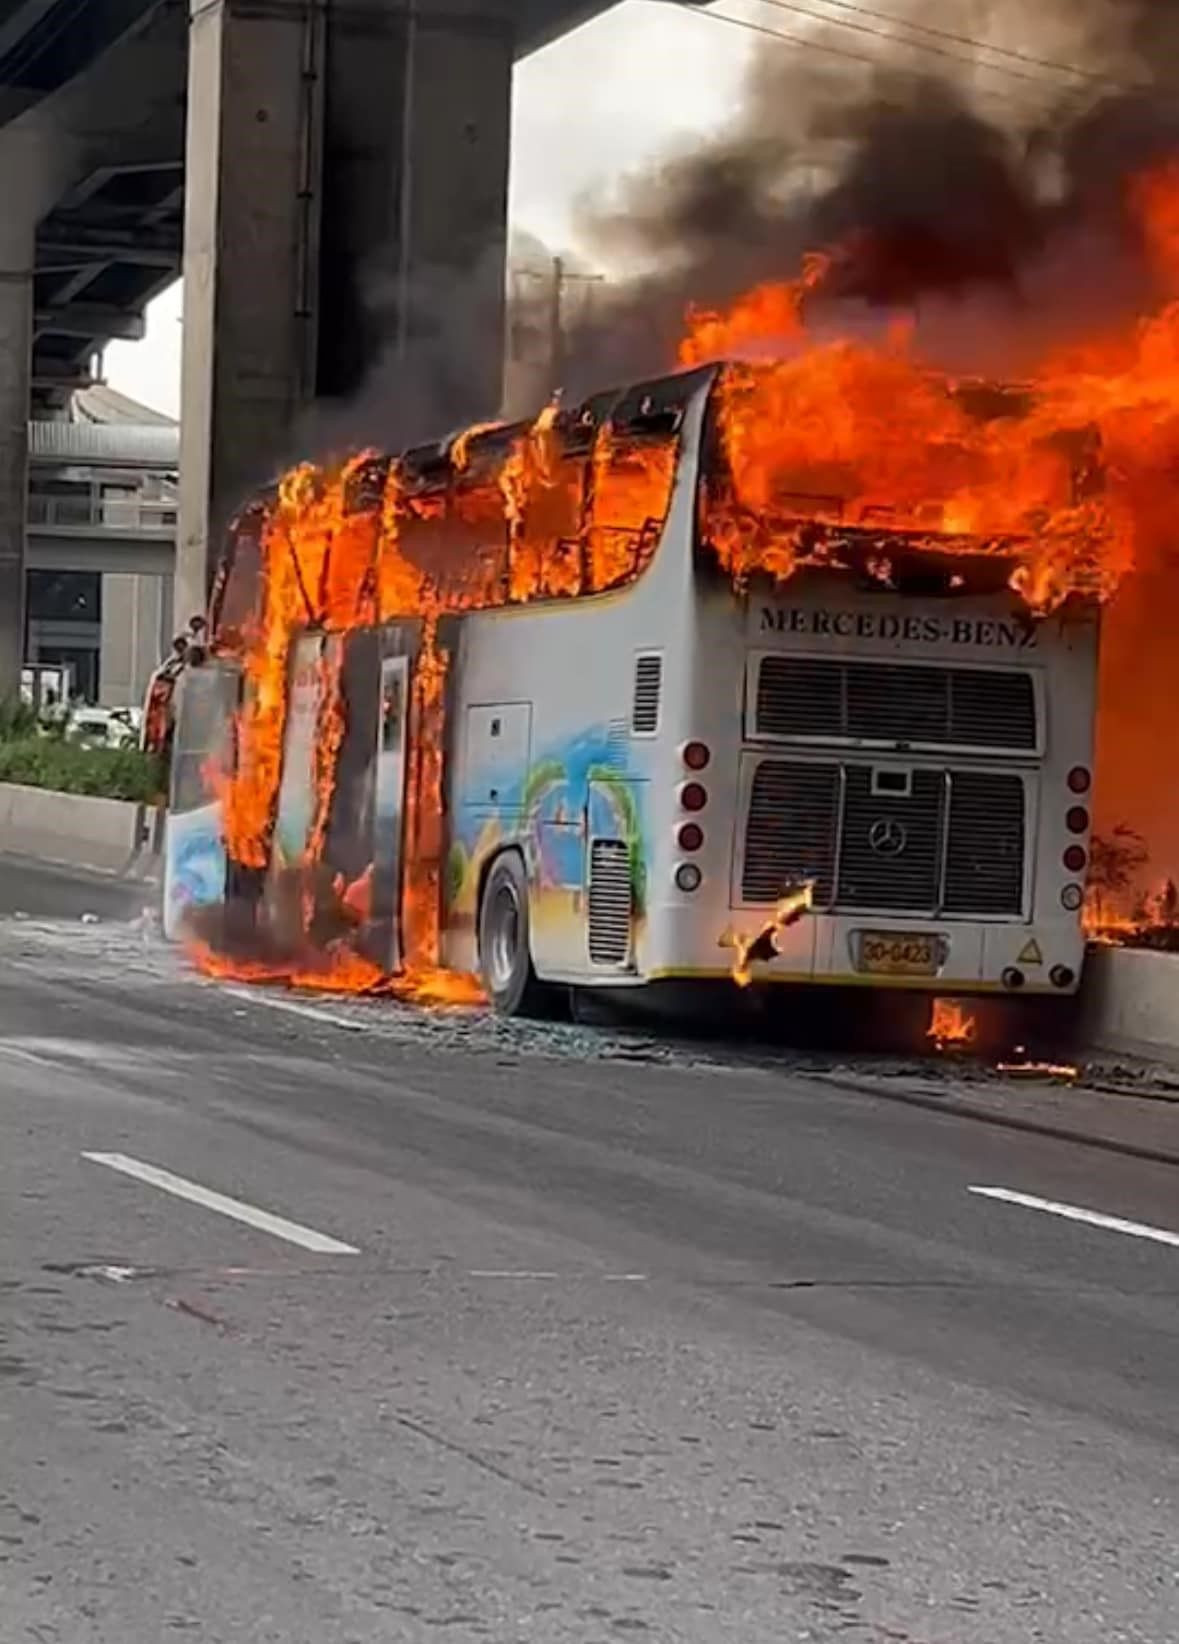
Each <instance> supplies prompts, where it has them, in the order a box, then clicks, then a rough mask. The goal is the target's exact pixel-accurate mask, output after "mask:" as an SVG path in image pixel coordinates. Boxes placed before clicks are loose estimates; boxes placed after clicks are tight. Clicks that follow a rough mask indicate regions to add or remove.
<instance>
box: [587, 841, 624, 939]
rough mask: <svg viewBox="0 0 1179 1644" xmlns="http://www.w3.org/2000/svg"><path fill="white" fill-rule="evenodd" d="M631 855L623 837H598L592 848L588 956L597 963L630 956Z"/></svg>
mask: <svg viewBox="0 0 1179 1644" xmlns="http://www.w3.org/2000/svg"><path fill="white" fill-rule="evenodd" d="M630 931H631V895H630V856H629V853H628V851H627V848H626V846H625V845H624V844H623V842H622V840H620V839H595V840H594V842H593V844H592V846H591V848H590V883H589V956H590V962H591V963H592V964H595V965H625V964H626V962H627V960H628V959H629V958H630Z"/></svg>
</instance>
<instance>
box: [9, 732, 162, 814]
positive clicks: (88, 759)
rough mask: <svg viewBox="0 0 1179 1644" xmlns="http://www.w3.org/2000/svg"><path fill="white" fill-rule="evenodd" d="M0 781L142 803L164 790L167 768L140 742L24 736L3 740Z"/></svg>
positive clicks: (151, 800) (147, 802) (153, 798)
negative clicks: (108, 744)
mask: <svg viewBox="0 0 1179 1644" xmlns="http://www.w3.org/2000/svg"><path fill="white" fill-rule="evenodd" d="M0 782H21V783H24V784H25V786H26V787H30V788H54V789H56V790H57V792H59V793H83V794H90V795H92V796H94V797H96V798H99V799H129V800H131V801H132V802H133V803H134V804H137V805H142V804H151V803H152V802H153V801H155V800H156V799H157V798H158V797H159V796H160V794H161V792H162V789H163V769H162V766H161V763H160V761H159V760H158V759H157V758H155V757H154V756H153V755H150V754H145V753H142V752H141V751H140V750H139V749H138V748H88V747H86V745H85V744H84V743H78V742H59V741H56V740H55V739H53V738H47V737H41V736H22V737H17V738H15V739H14V740H12V741H0Z"/></svg>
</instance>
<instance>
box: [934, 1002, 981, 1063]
mask: <svg viewBox="0 0 1179 1644" xmlns="http://www.w3.org/2000/svg"><path fill="white" fill-rule="evenodd" d="M926 1036H927V1038H930V1039H932V1040H933V1042H934V1045H935V1046H936V1048H937V1049H938V1050H951V1049H953V1050H961V1049H962V1048H963V1047H964V1046H966V1045H972V1044H973V1043H974V1042H975V1040H976V1038H977V1037H978V1022H977V1020H976V1018H975V1017H974V1016H973V1015H971V1013H970V1011H968V1010H967V1009H966V1007H965V1005H964V1004H963V1003H962V1002H961V1000H959V999H935V1000H934V1001H933V1005H932V1009H931V1012H930V1020H929V1027H928V1029H927V1030H926Z"/></svg>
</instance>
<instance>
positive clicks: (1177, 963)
mask: <svg viewBox="0 0 1179 1644" xmlns="http://www.w3.org/2000/svg"><path fill="white" fill-rule="evenodd" d="M1080 1023H1081V1029H1082V1032H1083V1034H1084V1037H1085V1040H1086V1042H1087V1043H1088V1044H1090V1045H1091V1046H1093V1047H1094V1048H1096V1049H1098V1050H1112V1051H1116V1052H1121V1053H1122V1054H1124V1055H1129V1056H1148V1057H1153V1058H1156V1059H1159V1060H1162V1061H1179V953H1155V952H1152V951H1150V950H1148V949H1143V948H1096V949H1094V950H1093V951H1091V952H1090V954H1089V955H1088V958H1087V959H1086V961H1085V977H1084V982H1083V984H1082V989H1081V1011H1080Z"/></svg>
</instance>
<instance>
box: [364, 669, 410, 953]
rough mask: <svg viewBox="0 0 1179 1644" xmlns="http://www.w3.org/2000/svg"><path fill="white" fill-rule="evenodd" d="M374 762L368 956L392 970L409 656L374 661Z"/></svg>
mask: <svg viewBox="0 0 1179 1644" xmlns="http://www.w3.org/2000/svg"><path fill="white" fill-rule="evenodd" d="M380 669H381V672H380V697H379V707H378V713H377V745H376V764H375V767H374V773H373V802H372V846H373V851H372V863H373V883H372V914H371V922H370V929H369V943H368V944H366V945H371V956H372V958H373V959H374V961H375V962H376V963H377V964H380V965H382V966H384V967H386V968H388V969H389V970H397V969H398V968H399V967H400V965H401V963H402V959H403V953H402V937H401V870H402V856H403V840H404V834H405V776H406V768H407V752H408V726H409V695H410V659H409V657H407V656H386V657H384V658H382V660H381V665H380Z"/></svg>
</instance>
